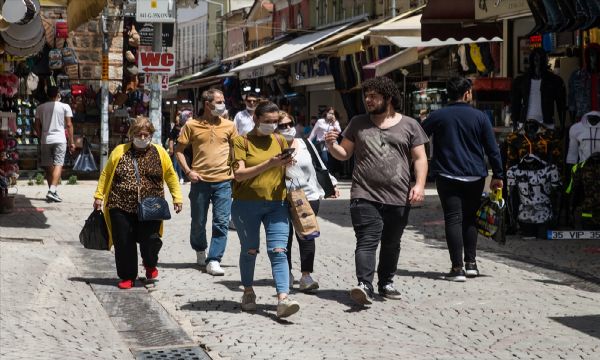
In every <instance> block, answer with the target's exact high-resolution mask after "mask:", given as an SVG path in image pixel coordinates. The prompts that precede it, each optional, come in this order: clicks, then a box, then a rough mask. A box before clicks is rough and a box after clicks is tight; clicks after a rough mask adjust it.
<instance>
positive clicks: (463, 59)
mask: <svg viewBox="0 0 600 360" xmlns="http://www.w3.org/2000/svg"><path fill="white" fill-rule="evenodd" d="M458 57H459V58H460V67H461V68H462V70H463V71H464V72H468V71H469V61H468V60H467V49H466V47H465V45H460V46H459V47H458Z"/></svg>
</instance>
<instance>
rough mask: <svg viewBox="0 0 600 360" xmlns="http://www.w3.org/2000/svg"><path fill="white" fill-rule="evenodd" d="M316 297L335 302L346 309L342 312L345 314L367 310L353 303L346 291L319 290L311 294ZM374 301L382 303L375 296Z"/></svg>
mask: <svg viewBox="0 0 600 360" xmlns="http://www.w3.org/2000/svg"><path fill="white" fill-rule="evenodd" d="M311 295H314V296H316V297H318V298H319V299H323V300H329V301H337V302H338V303H340V304H342V305H344V306H347V307H348V309H346V310H344V311H345V312H359V311H363V310H366V309H368V307H365V306H362V305H358V304H357V303H355V302H354V301H353V300H352V299H351V298H350V295H349V294H348V290H333V289H319V290H317V291H315V292H314V293H312V294H311ZM373 301H374V302H376V301H383V300H381V299H379V298H378V297H377V296H375V298H374V299H373Z"/></svg>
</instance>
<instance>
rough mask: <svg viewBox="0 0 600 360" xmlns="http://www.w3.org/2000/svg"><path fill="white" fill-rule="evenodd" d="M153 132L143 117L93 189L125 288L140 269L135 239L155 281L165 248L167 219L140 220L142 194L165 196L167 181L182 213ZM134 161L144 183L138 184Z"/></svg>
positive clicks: (170, 166)
mask: <svg viewBox="0 0 600 360" xmlns="http://www.w3.org/2000/svg"><path fill="white" fill-rule="evenodd" d="M152 134H154V126H153V125H152V123H151V122H150V120H149V119H148V118H146V117H142V116H138V117H137V118H136V119H135V120H134V121H133V124H131V127H130V128H129V133H128V136H129V139H131V142H129V143H126V144H121V145H118V146H117V147H116V148H115V149H114V150H113V151H112V152H111V153H110V156H109V158H108V162H107V163H106V166H105V167H104V169H103V170H102V173H101V174H100V179H99V180H98V186H97V188H96V192H95V194H94V209H96V210H98V209H102V208H103V207H104V219H105V220H106V225H107V226H108V233H109V248H110V246H111V245H112V244H114V246H115V263H116V266H117V275H118V276H119V278H120V279H121V281H120V282H119V284H118V287H119V288H120V289H131V288H132V287H133V286H134V285H135V280H136V278H137V274H138V257H137V246H136V243H139V244H140V254H141V255H142V261H143V264H144V268H145V270H146V278H147V279H148V280H152V279H156V277H157V276H158V269H157V268H156V264H157V263H158V252H159V251H160V248H161V247H162V240H161V236H162V221H140V220H138V215H137V212H138V194H139V198H142V199H143V198H145V197H148V196H156V197H164V184H165V182H166V183H167V186H168V188H169V191H170V192H171V196H172V197H173V208H174V210H175V212H176V213H179V212H181V209H182V207H183V201H182V200H183V199H182V198H181V189H180V187H179V182H178V181H177V175H176V174H175V170H174V169H173V163H172V162H171V159H170V158H169V154H168V153H167V151H166V150H165V149H164V148H163V147H162V146H159V145H156V144H152V143H151V141H152ZM135 163H137V167H138V172H139V176H140V182H141V185H138V180H137V177H136V172H135V166H136V165H135ZM138 191H139V192H138ZM103 205H104V206H103Z"/></svg>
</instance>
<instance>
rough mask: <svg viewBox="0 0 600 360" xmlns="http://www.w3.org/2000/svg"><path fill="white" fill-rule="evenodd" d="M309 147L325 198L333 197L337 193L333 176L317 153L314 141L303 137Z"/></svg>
mask: <svg viewBox="0 0 600 360" xmlns="http://www.w3.org/2000/svg"><path fill="white" fill-rule="evenodd" d="M302 141H304V143H305V144H306V147H307V148H308V152H310V157H311V158H312V163H313V167H314V168H315V172H316V173H317V181H318V182H319V185H321V188H323V190H324V191H325V198H328V197H331V196H333V195H335V186H333V183H332V182H331V177H330V176H329V171H328V170H327V168H326V167H325V164H323V162H322V160H321V158H320V157H319V155H317V150H316V149H315V146H314V145H313V144H312V142H310V141H308V140H306V139H302Z"/></svg>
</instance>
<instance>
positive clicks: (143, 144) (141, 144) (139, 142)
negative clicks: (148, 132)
mask: <svg viewBox="0 0 600 360" xmlns="http://www.w3.org/2000/svg"><path fill="white" fill-rule="evenodd" d="M150 142H152V138H149V137H148V138H145V139H142V138H139V137H134V138H133V145H134V146H135V147H136V148H138V149H145V148H147V147H148V145H150Z"/></svg>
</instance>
